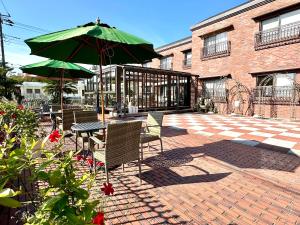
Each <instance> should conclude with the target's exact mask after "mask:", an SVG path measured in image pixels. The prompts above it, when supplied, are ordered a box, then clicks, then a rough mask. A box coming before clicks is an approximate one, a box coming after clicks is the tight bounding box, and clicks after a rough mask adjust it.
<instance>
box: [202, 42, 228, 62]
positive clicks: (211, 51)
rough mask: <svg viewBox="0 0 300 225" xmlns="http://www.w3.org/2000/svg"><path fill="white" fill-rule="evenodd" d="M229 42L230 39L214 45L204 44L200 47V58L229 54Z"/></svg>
mask: <svg viewBox="0 0 300 225" xmlns="http://www.w3.org/2000/svg"><path fill="white" fill-rule="evenodd" d="M230 50H231V43H230V41H224V42H220V43H217V44H215V45H208V46H204V47H203V49H202V55H201V58H202V60H204V59H210V58H217V57H223V56H228V55H230Z"/></svg>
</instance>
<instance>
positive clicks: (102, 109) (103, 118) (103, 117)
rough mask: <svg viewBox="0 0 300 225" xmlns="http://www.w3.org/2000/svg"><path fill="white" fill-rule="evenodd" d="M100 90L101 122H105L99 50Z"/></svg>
mask: <svg viewBox="0 0 300 225" xmlns="http://www.w3.org/2000/svg"><path fill="white" fill-rule="evenodd" d="M99 66H100V92H101V115H102V122H105V114H104V93H103V74H102V52H101V51H100V63H99Z"/></svg>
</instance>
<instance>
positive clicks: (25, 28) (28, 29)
mask: <svg viewBox="0 0 300 225" xmlns="http://www.w3.org/2000/svg"><path fill="white" fill-rule="evenodd" d="M5 24H6V23H5ZM6 25H9V24H6ZM12 27H15V28H18V29H23V30H27V31H31V32H35V33H45V32H43V31H40V30H35V29H30V28H27V27H22V26H19V25H12Z"/></svg>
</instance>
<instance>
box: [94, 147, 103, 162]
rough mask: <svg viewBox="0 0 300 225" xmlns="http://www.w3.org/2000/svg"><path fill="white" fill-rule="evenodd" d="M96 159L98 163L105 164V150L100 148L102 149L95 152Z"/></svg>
mask: <svg viewBox="0 0 300 225" xmlns="http://www.w3.org/2000/svg"><path fill="white" fill-rule="evenodd" d="M94 157H95V159H97V160H98V161H101V162H104V161H105V149H104V148H100V149H97V150H95V152H94Z"/></svg>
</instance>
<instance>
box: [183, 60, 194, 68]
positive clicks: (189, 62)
mask: <svg viewBox="0 0 300 225" xmlns="http://www.w3.org/2000/svg"><path fill="white" fill-rule="evenodd" d="M182 66H183V68H190V67H191V66H192V59H184V60H183V63H182Z"/></svg>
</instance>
